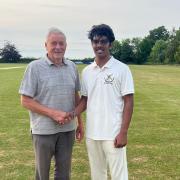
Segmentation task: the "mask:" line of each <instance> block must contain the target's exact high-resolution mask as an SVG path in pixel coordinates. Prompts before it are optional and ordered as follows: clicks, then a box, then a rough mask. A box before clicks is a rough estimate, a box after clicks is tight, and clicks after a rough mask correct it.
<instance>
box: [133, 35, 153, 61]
mask: <svg viewBox="0 0 180 180" xmlns="http://www.w3.org/2000/svg"><path fill="white" fill-rule="evenodd" d="M152 47H153V41H152V40H151V39H149V38H148V37H145V38H144V39H143V40H142V41H141V42H140V43H139V47H138V48H137V53H136V59H137V60H136V61H137V64H144V63H146V62H147V59H148V57H149V55H150V53H151V48H152Z"/></svg>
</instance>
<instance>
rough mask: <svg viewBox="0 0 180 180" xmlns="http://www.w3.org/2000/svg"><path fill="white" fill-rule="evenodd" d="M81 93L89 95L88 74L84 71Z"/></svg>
mask: <svg viewBox="0 0 180 180" xmlns="http://www.w3.org/2000/svg"><path fill="white" fill-rule="evenodd" d="M81 95H82V96H88V92H87V81H86V76H85V72H84V71H83V72H82V81H81Z"/></svg>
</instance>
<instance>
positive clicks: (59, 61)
mask: <svg viewBox="0 0 180 180" xmlns="http://www.w3.org/2000/svg"><path fill="white" fill-rule="evenodd" d="M48 58H49V60H50V61H51V62H52V63H53V64H54V65H56V66H61V65H63V63H64V62H63V58H61V59H59V58H58V59H54V58H51V57H49V56H48Z"/></svg>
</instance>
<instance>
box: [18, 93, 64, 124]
mask: <svg viewBox="0 0 180 180" xmlns="http://www.w3.org/2000/svg"><path fill="white" fill-rule="evenodd" d="M21 104H22V106H23V107H25V108H26V109H28V110H31V111H33V112H35V113H38V114H41V115H44V116H48V117H50V118H51V119H54V120H55V121H57V122H62V121H63V120H64V118H65V116H66V112H63V111H60V110H56V109H52V108H49V107H46V106H44V105H41V104H40V103H39V102H37V101H35V100H34V99H33V98H31V97H28V96H24V95H22V96H21Z"/></svg>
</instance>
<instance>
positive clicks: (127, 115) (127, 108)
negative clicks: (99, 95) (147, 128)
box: [120, 94, 133, 133]
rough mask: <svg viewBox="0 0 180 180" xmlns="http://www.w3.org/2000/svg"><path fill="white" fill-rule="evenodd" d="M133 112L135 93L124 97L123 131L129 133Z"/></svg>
mask: <svg viewBox="0 0 180 180" xmlns="http://www.w3.org/2000/svg"><path fill="white" fill-rule="evenodd" d="M132 113H133V94H131V95H126V96H125V97H124V109H123V117H122V125H121V130H120V132H121V133H127V131H128V128H129V125H130V122H131V117H132Z"/></svg>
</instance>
